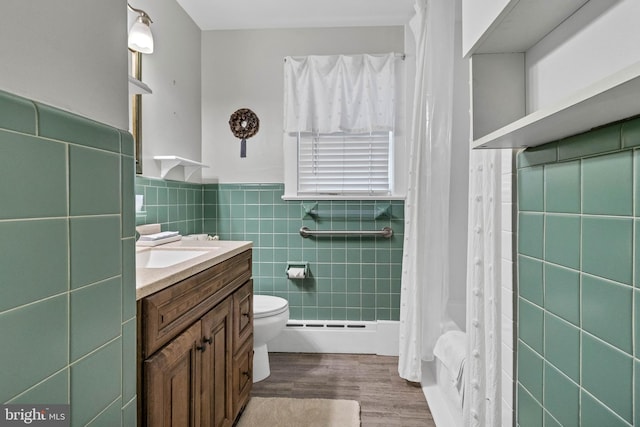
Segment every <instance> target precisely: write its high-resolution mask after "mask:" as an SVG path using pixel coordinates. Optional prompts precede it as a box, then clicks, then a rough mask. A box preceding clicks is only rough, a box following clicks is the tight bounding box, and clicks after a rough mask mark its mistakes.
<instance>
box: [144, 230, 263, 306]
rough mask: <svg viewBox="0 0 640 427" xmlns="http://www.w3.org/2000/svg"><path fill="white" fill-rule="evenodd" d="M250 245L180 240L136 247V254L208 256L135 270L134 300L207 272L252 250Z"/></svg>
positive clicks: (234, 242)
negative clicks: (195, 252)
mask: <svg viewBox="0 0 640 427" xmlns="http://www.w3.org/2000/svg"><path fill="white" fill-rule="evenodd" d="M252 246H253V243H252V242H244V241H229V240H180V241H177V242H171V243H166V244H164V245H159V246H155V247H146V246H137V247H136V254H137V253H140V252H144V251H149V250H156V249H159V250H163V249H172V250H191V251H193V250H198V251H206V252H207V253H205V254H203V255H199V256H197V257H195V258H191V259H188V260H186V261H183V262H179V263H177V264H174V265H172V266H169V267H164V268H138V267H136V300H139V299H141V298H144V297H146V296H148V295H151V294H153V293H155V292H158V291H160V290H162V289H164V288H166V287H168V286H171V285H173V284H175V283H177V282H179V281H181V280H183V279H186V278H187V277H191V276H193V275H194V274H196V273H199V272H201V271H203V270H206V269H207V268H209V267H213V266H214V265H216V264H218V263H220V262H222V261H225V260H227V259H229V258H231V257H233V256H235V255H237V254H239V253H241V252H244V251H246V250H247V249H251V247H252Z"/></svg>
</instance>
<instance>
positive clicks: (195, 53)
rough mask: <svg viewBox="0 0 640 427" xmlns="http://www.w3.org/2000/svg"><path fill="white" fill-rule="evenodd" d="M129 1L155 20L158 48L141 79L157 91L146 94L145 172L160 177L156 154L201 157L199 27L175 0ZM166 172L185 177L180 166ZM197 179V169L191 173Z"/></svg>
mask: <svg viewBox="0 0 640 427" xmlns="http://www.w3.org/2000/svg"><path fill="white" fill-rule="evenodd" d="M131 5H132V6H133V7H135V8H138V9H142V10H144V11H145V12H147V13H148V14H149V16H150V17H151V19H152V20H153V24H151V31H152V32H153V39H154V43H155V51H154V52H153V54H150V55H143V58H142V80H143V81H144V82H145V83H146V84H147V85H149V87H150V88H151V90H152V91H153V93H152V94H151V95H143V96H142V174H143V175H144V176H148V177H159V176H160V166H159V163H158V162H157V161H156V160H153V156H164V155H176V156H180V157H184V158H187V159H191V160H196V161H199V160H200V156H201V152H200V145H201V140H202V122H201V117H202V116H201V113H200V105H201V98H200V97H201V78H200V72H201V67H200V53H201V52H200V41H201V31H200V28H198V26H197V25H196V24H195V23H194V22H193V20H192V19H191V18H190V17H189V16H188V15H187V14H186V13H185V11H184V10H183V9H182V8H181V7H180V6H179V5H178V3H177V2H176V1H175V0H135V1H133V2H132V3H131ZM129 17H130V19H131V17H135V14H133V13H131V12H130V13H129ZM167 178H168V179H178V180H182V172H181V171H178V170H176V171H173V172H171V173H170V174H169V175H168V176H167ZM198 180H199V173H196V175H194V176H193V177H192V178H191V179H190V181H198Z"/></svg>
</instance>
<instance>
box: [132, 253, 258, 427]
mask: <svg viewBox="0 0 640 427" xmlns="http://www.w3.org/2000/svg"><path fill="white" fill-rule="evenodd" d="M252 303H253V283H252V281H251V251H246V252H243V253H241V254H239V255H236V256H235V257H233V258H231V259H229V260H227V261H223V262H222V263H220V264H217V265H215V266H214V267H211V268H209V269H207V270H205V271H202V272H200V273H198V274H196V275H194V276H192V277H190V278H188V279H185V280H183V281H181V282H178V283H176V284H175V285H172V286H169V287H167V288H166V289H163V290H162V291H159V292H157V293H155V294H152V295H150V296H148V297H145V298H143V299H142V300H140V301H138V333H139V339H138V368H139V369H138V421H139V425H141V426H149V427H163V426H165V427H168V426H173V427H184V426H199V427H225V426H229V427H230V426H232V425H233V423H234V422H235V420H236V418H237V417H238V415H239V414H240V412H241V410H242V408H243V407H244V406H245V405H246V404H247V402H248V400H249V396H250V393H251V386H252V384H253V381H252V367H253V310H252Z"/></svg>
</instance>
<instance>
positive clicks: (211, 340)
mask: <svg viewBox="0 0 640 427" xmlns="http://www.w3.org/2000/svg"><path fill="white" fill-rule="evenodd" d="M202 342H204V343H205V344H211V343H212V342H213V338H211V337H209V338H206V337H202Z"/></svg>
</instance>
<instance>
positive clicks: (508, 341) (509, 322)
mask: <svg viewBox="0 0 640 427" xmlns="http://www.w3.org/2000/svg"><path fill="white" fill-rule="evenodd" d="M507 303H508V304H511V301H507ZM501 324H502V342H503V343H504V344H505V345H506V346H508V347H509V348H510V349H512V350H513V319H512V318H510V317H507V316H505V315H502V320H501Z"/></svg>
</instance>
